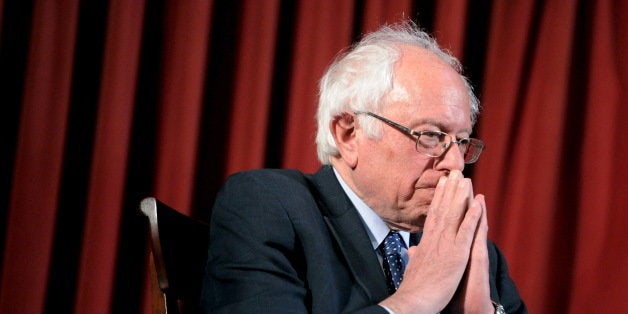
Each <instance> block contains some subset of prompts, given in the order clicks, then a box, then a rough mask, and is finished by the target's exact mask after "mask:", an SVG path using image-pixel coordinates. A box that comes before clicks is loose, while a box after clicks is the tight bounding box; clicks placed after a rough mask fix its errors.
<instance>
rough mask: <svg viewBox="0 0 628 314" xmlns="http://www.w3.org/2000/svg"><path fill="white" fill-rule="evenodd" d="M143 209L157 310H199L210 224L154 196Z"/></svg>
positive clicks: (192, 311)
mask: <svg viewBox="0 0 628 314" xmlns="http://www.w3.org/2000/svg"><path fill="white" fill-rule="evenodd" d="M140 209H141V211H142V213H143V214H144V215H145V216H146V217H147V221H148V231H149V238H150V241H149V242H150V247H151V254H150V255H151V257H150V265H149V267H150V272H151V277H152V278H151V286H152V287H151V288H152V298H153V300H152V302H153V306H152V307H153V312H154V313H196V312H198V308H197V306H198V301H199V298H200V294H201V288H202V283H203V276H204V269H205V263H206V260H207V249H208V244H209V225H208V224H206V223H204V222H202V221H199V220H196V219H193V218H191V217H188V216H186V215H184V214H181V213H180V212H178V211H176V210H174V209H172V208H170V207H169V206H168V205H166V204H164V203H162V202H160V201H159V200H157V199H155V198H154V197H147V198H145V199H143V200H142V202H141V204H140Z"/></svg>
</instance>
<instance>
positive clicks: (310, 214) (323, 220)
mask: <svg viewBox="0 0 628 314" xmlns="http://www.w3.org/2000/svg"><path fill="white" fill-rule="evenodd" d="M210 230H211V232H210V247H209V259H208V264H207V274H206V277H205V281H204V287H203V296H202V301H201V302H202V304H201V307H203V308H204V310H205V311H207V312H212V313H307V312H312V313H344V312H360V313H386V311H385V310H384V309H383V308H381V307H380V306H378V305H377V303H378V302H380V301H382V300H383V299H385V298H386V297H387V296H388V293H387V290H386V281H385V277H384V273H383V271H382V268H381V266H380V264H379V261H378V259H377V256H376V253H375V251H374V250H373V247H372V245H371V242H370V240H369V237H368V234H367V231H366V229H365V226H364V224H363V223H362V221H361V219H360V216H359V214H358V212H357V210H356V209H355V207H354V206H353V205H352V203H351V201H350V200H349V198H348V197H347V196H346V194H345V193H344V191H343V190H342V187H341V186H340V184H339V183H338V181H337V179H336V178H335V176H334V173H333V170H332V168H331V167H330V166H323V167H322V168H321V169H320V170H319V171H318V172H317V173H316V174H313V175H304V174H302V173H301V172H298V171H295V170H254V171H248V172H242V173H239V174H236V175H233V176H231V177H230V178H229V179H228V180H227V182H226V183H225V185H224V187H223V189H222V190H221V192H220V193H219V195H218V197H217V199H216V202H215V205H214V208H213V212H212V217H211V229H210ZM488 245H489V254H490V264H491V266H490V283H491V297H492V298H493V300H495V301H497V302H500V303H502V304H503V305H504V306H505V307H506V310H507V311H508V312H524V311H525V306H524V304H523V302H522V301H521V299H520V297H519V294H518V292H517V289H516V288H515V286H514V284H513V282H512V280H511V279H510V277H509V276H508V272H507V268H506V262H505V260H504V257H503V256H502V254H501V253H500V252H499V251H498V249H497V248H496V247H495V245H493V244H492V243H489V244H488Z"/></svg>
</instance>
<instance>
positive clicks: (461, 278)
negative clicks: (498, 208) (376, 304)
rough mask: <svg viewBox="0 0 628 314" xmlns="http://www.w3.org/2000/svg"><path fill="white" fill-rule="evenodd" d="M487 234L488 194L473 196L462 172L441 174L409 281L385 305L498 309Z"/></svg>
mask: <svg viewBox="0 0 628 314" xmlns="http://www.w3.org/2000/svg"><path fill="white" fill-rule="evenodd" d="M487 232H488V225H487V221H486V203H485V201H484V196H483V195H481V194H478V195H473V186H472V184H471V179H468V178H464V177H463V175H462V173H461V172H460V171H458V170H454V171H451V173H450V174H449V176H448V177H444V176H443V177H441V178H440V180H439V181H438V184H437V186H436V189H435V192H434V198H433V200H432V203H431V205H430V209H429V212H428V215H427V218H426V220H425V225H424V229H423V236H422V238H421V242H420V243H419V245H417V246H413V247H410V249H409V250H408V257H409V261H408V264H407V265H406V271H405V273H404V279H403V281H402V283H401V285H400V286H399V289H397V292H395V293H394V294H393V295H391V296H390V297H388V298H387V299H385V300H384V301H382V302H381V303H380V304H381V305H384V306H386V307H388V308H389V309H391V310H392V311H393V312H395V313H396V314H405V313H432V314H433V313H438V312H440V311H442V310H443V309H444V308H445V306H447V304H449V303H450V302H453V305H454V306H455V308H456V309H458V310H459V311H460V313H494V307H493V305H492V303H491V299H490V287H489V274H488V272H489V260H488V250H487ZM458 286H460V290H459V291H458V292H457V293H456V290H457V289H458Z"/></svg>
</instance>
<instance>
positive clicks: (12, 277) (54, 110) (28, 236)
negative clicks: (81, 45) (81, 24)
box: [0, 1, 78, 313]
mask: <svg viewBox="0 0 628 314" xmlns="http://www.w3.org/2000/svg"><path fill="white" fill-rule="evenodd" d="M77 9H78V3H77V1H57V2H49V1H39V2H37V3H36V4H35V6H34V10H33V26H32V31H31V34H30V38H31V39H30V47H29V55H28V61H27V62H28V68H27V69H26V75H25V86H24V93H23V98H22V99H23V101H22V111H21V118H20V129H19V132H18V139H17V149H16V154H15V165H14V174H13V183H12V187H11V196H10V203H9V211H8V217H7V226H6V229H5V230H6V243H5V252H4V262H3V269H2V284H1V286H0V312H2V313H17V312H21V313H37V312H40V311H42V310H43V308H44V302H45V296H46V283H47V279H48V265H49V263H50V257H51V253H52V252H51V250H52V243H53V241H52V239H53V235H54V232H55V225H54V222H55V220H56V219H55V215H56V213H57V206H56V205H57V200H58V194H59V190H60V186H59V182H60V181H61V176H62V173H61V168H62V162H63V151H64V138H65V131H66V127H67V122H68V121H67V115H68V109H69V98H70V87H71V73H72V64H73V62H72V60H73V56H74V37H75V35H76V22H77V21H76V17H77Z"/></svg>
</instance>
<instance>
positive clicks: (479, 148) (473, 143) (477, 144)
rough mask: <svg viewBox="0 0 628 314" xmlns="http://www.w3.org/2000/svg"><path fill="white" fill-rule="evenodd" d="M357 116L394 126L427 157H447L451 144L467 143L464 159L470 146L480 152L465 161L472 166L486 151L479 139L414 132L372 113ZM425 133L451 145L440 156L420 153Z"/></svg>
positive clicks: (443, 133)
mask: <svg viewBox="0 0 628 314" xmlns="http://www.w3.org/2000/svg"><path fill="white" fill-rule="evenodd" d="M353 113H354V114H356V115H360V114H365V115H368V116H371V117H373V118H375V119H377V120H380V121H382V122H384V123H386V124H388V125H390V126H392V127H393V128H395V129H397V130H398V131H400V132H402V133H404V134H406V135H408V136H410V137H412V138H414V139H415V145H414V149H415V150H416V151H417V152H418V153H419V154H423V155H425V156H427V157H430V158H440V157H442V156H443V155H445V154H446V153H447V151H449V148H451V146H452V145H451V144H456V145H458V147H460V144H462V143H464V142H465V141H467V142H468V143H467V146H466V150H465V151H464V152H463V151H462V150H461V151H460V152H461V153H462V158H463V159H464V156H465V155H466V153H467V151H468V150H469V147H470V146H473V147H475V149H476V150H477V151H478V153H476V154H474V156H472V158H471V159H470V160H469V161H466V160H465V162H464V163H465V164H467V165H470V164H473V163H475V162H476V161H478V159H479V158H480V155H481V154H482V150H483V149H484V147H485V145H484V142H482V141H481V140H479V139H477V138H472V137H465V138H461V139H456V138H455V137H454V136H452V135H450V134H448V133H445V132H442V131H414V130H412V129H410V128H408V127H405V126H403V125H401V124H399V123H397V122H394V121H392V120H390V119H387V118H384V117H382V116H380V115H377V114H374V113H372V112H370V111H355V112H353ZM425 133H438V134H440V135H443V136H444V137H449V143H448V144H446V146H445V147H444V148H443V152H442V153H440V155H433V154H428V153H423V152H420V151H419V138H420V137H421V135H423V134H425Z"/></svg>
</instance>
